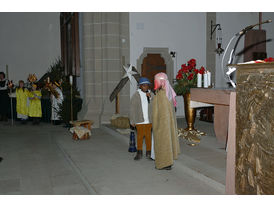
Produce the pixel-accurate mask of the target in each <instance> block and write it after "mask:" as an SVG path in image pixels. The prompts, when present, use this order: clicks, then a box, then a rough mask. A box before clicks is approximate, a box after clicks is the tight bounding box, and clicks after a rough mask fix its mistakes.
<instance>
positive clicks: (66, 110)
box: [58, 77, 83, 124]
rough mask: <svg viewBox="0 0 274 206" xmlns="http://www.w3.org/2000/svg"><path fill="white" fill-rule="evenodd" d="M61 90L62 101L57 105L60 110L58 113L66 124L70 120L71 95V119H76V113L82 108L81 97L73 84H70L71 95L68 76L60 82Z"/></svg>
mask: <svg viewBox="0 0 274 206" xmlns="http://www.w3.org/2000/svg"><path fill="white" fill-rule="evenodd" d="M62 90H63V96H64V101H63V103H62V104H60V105H59V107H60V110H59V111H58V115H60V117H61V119H62V120H63V121H64V122H65V123H66V124H68V123H69V121H70V120H71V96H72V107H73V108H72V111H73V120H77V113H78V112H80V111H81V109H82V102H83V101H82V99H81V98H80V96H79V95H80V93H79V91H78V89H77V87H76V86H75V85H73V86H72V95H71V86H70V84H69V77H67V78H66V79H65V81H64V82H63V83H62Z"/></svg>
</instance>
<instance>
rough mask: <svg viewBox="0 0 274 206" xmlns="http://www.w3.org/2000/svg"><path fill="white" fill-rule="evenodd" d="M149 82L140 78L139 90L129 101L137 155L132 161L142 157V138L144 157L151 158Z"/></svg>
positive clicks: (150, 96) (150, 99) (150, 98)
mask: <svg viewBox="0 0 274 206" xmlns="http://www.w3.org/2000/svg"><path fill="white" fill-rule="evenodd" d="M150 84H151V83H150V81H149V80H148V79H147V78H145V77H141V78H140V80H139V89H138V90H137V91H136V92H135V94H134V95H133V96H132V98H131V100H130V124H131V125H132V126H133V127H135V126H136V129H137V154H136V156H135V158H134V160H139V159H141V158H142V155H143V151H142V150H143V138H144V136H145V140H146V157H147V158H150V156H151V129H152V124H151V112H152V108H151V105H152V103H151V101H152V95H151V93H150V90H149V85H150Z"/></svg>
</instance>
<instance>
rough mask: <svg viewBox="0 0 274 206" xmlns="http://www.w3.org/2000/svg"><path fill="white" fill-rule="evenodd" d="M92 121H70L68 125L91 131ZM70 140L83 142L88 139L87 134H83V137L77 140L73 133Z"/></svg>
mask: <svg viewBox="0 0 274 206" xmlns="http://www.w3.org/2000/svg"><path fill="white" fill-rule="evenodd" d="M93 123H94V122H93V121H92V120H82V121H73V122H72V121H70V124H72V125H73V126H74V127H77V126H80V127H85V128H87V129H89V130H91V125H93ZM72 139H74V140H79V139H81V140H85V139H89V134H85V135H84V136H82V137H81V138H79V137H78V136H77V134H76V133H75V132H74V133H73V136H72Z"/></svg>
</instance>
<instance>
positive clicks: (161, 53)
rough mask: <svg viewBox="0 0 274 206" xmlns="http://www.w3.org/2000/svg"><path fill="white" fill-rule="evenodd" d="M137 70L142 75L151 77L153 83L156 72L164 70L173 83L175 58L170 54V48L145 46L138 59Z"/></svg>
mask: <svg viewBox="0 0 274 206" xmlns="http://www.w3.org/2000/svg"><path fill="white" fill-rule="evenodd" d="M137 70H138V72H139V73H140V74H141V75H142V76H145V77H147V78H149V80H150V81H151V83H153V82H154V81H153V80H154V76H155V74H157V73H159V72H164V73H166V74H167V76H168V79H169V81H170V83H171V84H172V81H173V73H174V68H173V59H172V58H171V56H170V54H169V51H168V48H148V47H145V48H144V50H143V53H142V54H141V56H140V57H139V59H138V60H137ZM152 86H153V85H152ZM152 88H153V87H152Z"/></svg>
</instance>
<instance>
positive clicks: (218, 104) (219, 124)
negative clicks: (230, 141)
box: [190, 88, 235, 147]
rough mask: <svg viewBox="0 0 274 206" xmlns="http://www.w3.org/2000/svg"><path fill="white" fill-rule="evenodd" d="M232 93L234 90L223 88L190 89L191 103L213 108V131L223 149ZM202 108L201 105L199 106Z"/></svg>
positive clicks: (225, 141)
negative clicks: (199, 103)
mask: <svg viewBox="0 0 274 206" xmlns="http://www.w3.org/2000/svg"><path fill="white" fill-rule="evenodd" d="M234 91H235V90H234V89H224V88H191V89H190V94H191V97H190V98H191V101H192V102H202V103H206V104H207V105H205V106H214V131H215V135H216V138H217V140H218V142H219V143H220V144H222V145H223V146H224V147H225V146H226V143H227V135H228V120H229V104H230V93H231V92H234ZM192 102H191V103H192ZM192 104H193V103H192ZM202 106H203V104H201V107H202Z"/></svg>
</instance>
